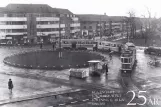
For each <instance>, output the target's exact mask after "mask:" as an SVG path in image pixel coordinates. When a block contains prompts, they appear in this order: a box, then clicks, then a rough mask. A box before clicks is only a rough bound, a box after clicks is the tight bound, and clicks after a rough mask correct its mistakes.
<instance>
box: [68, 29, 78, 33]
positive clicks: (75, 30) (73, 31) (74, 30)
mask: <svg viewBox="0 0 161 107" xmlns="http://www.w3.org/2000/svg"><path fill="white" fill-rule="evenodd" d="M79 31H80V29H73V30H71V31H70V33H76V32H79Z"/></svg>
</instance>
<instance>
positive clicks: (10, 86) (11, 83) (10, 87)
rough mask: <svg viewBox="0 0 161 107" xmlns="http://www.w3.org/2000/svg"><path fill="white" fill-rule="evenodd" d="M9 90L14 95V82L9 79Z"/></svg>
mask: <svg viewBox="0 0 161 107" xmlns="http://www.w3.org/2000/svg"><path fill="white" fill-rule="evenodd" d="M8 89H9V91H10V92H11V93H12V89H13V82H12V80H11V79H9V81H8Z"/></svg>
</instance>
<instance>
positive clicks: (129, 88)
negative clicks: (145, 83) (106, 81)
mask: <svg viewBox="0 0 161 107" xmlns="http://www.w3.org/2000/svg"><path fill="white" fill-rule="evenodd" d="M120 78H121V82H122V83H121V84H122V86H123V88H125V89H126V91H127V92H128V91H134V92H136V96H135V98H136V100H139V99H138V92H139V91H144V90H140V89H139V88H138V87H137V85H136V83H135V82H134V80H133V78H132V77H131V74H130V75H129V76H128V84H130V86H129V85H126V82H127V81H126V80H125V78H127V77H123V76H122V75H121V74H120ZM144 96H145V97H146V98H149V96H148V95H147V94H146V93H145V94H144ZM138 106H139V105H138V104H136V107H138ZM140 107H142V106H140ZM144 107H150V105H148V104H145V105H144Z"/></svg>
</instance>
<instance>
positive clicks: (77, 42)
mask: <svg viewBox="0 0 161 107" xmlns="http://www.w3.org/2000/svg"><path fill="white" fill-rule="evenodd" d="M72 42H75V43H76V44H93V43H94V42H92V41H63V42H62V43H63V44H72Z"/></svg>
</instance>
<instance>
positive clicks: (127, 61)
mask: <svg viewBox="0 0 161 107" xmlns="http://www.w3.org/2000/svg"><path fill="white" fill-rule="evenodd" d="M135 63H136V47H135V45H134V44H133V43H130V42H128V43H126V44H125V45H124V48H123V50H122V53H121V71H123V72H130V71H132V70H133V67H134V65H135Z"/></svg>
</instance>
